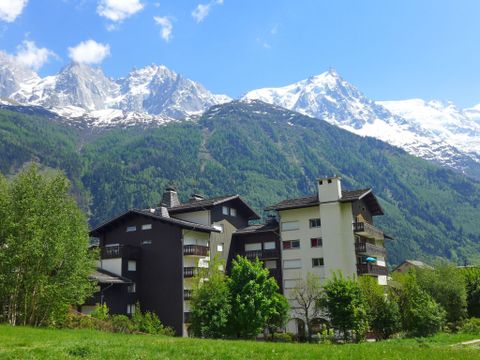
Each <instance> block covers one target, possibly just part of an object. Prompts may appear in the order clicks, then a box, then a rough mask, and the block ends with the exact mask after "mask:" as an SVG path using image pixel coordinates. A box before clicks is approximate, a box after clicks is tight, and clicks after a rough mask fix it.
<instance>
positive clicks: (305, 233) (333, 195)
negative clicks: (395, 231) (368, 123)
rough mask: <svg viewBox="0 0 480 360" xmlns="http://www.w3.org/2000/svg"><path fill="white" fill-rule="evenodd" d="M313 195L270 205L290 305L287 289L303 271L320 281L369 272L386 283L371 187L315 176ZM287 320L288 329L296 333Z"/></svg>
mask: <svg viewBox="0 0 480 360" xmlns="http://www.w3.org/2000/svg"><path fill="white" fill-rule="evenodd" d="M317 186H318V192H317V194H315V195H313V196H309V197H303V198H298V199H289V200H285V201H282V202H280V203H278V204H275V205H272V206H269V207H268V208H267V209H266V210H268V211H275V212H276V214H277V216H278V221H279V225H280V227H279V230H280V231H279V237H280V242H281V262H282V280H283V292H284V295H285V296H286V297H287V299H289V301H290V303H291V306H293V307H294V306H295V304H294V300H293V298H292V296H291V294H290V293H291V291H292V289H294V288H295V287H297V286H298V284H299V283H300V282H301V281H302V280H306V277H307V274H308V273H312V274H314V275H316V276H318V277H319V278H320V279H321V280H324V279H326V278H328V277H330V276H332V274H333V273H335V272H341V273H342V274H343V275H344V276H356V275H368V276H372V277H375V278H376V279H377V281H378V283H379V284H381V285H386V284H387V268H386V251H385V247H384V240H385V236H384V233H383V231H382V230H380V229H378V228H377V227H375V226H374V225H373V218H374V216H377V215H383V210H382V208H381V206H380V204H379V203H378V200H377V199H376V197H375V195H374V194H373V192H372V190H371V189H362V190H355V191H342V187H341V180H340V178H339V177H329V178H322V179H319V180H318V182H317ZM297 329H298V324H297V323H296V322H295V320H292V321H291V322H290V324H289V330H290V331H293V332H296V331H297Z"/></svg>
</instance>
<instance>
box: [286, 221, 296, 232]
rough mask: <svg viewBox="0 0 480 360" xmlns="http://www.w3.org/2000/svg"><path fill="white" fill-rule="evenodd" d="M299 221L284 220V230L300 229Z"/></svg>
mask: <svg viewBox="0 0 480 360" xmlns="http://www.w3.org/2000/svg"><path fill="white" fill-rule="evenodd" d="M298 229H299V226H298V221H285V222H282V231H291V230H298Z"/></svg>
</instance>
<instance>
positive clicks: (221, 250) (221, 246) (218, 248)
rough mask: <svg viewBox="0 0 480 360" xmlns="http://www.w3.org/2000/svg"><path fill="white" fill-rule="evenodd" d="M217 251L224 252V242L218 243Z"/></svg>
mask: <svg viewBox="0 0 480 360" xmlns="http://www.w3.org/2000/svg"><path fill="white" fill-rule="evenodd" d="M217 251H218V252H223V243H221V244H217Z"/></svg>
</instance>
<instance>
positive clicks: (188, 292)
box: [183, 289, 193, 300]
mask: <svg viewBox="0 0 480 360" xmlns="http://www.w3.org/2000/svg"><path fill="white" fill-rule="evenodd" d="M192 294H193V290H191V289H184V290H183V300H192Z"/></svg>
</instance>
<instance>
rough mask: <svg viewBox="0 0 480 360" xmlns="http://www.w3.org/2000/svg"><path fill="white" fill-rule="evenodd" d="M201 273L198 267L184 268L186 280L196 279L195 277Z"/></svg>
mask: <svg viewBox="0 0 480 360" xmlns="http://www.w3.org/2000/svg"><path fill="white" fill-rule="evenodd" d="M199 271H200V268H199V267H196V266H190V267H184V268H183V277H185V278H191V277H194V276H196V275H198V273H199Z"/></svg>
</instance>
